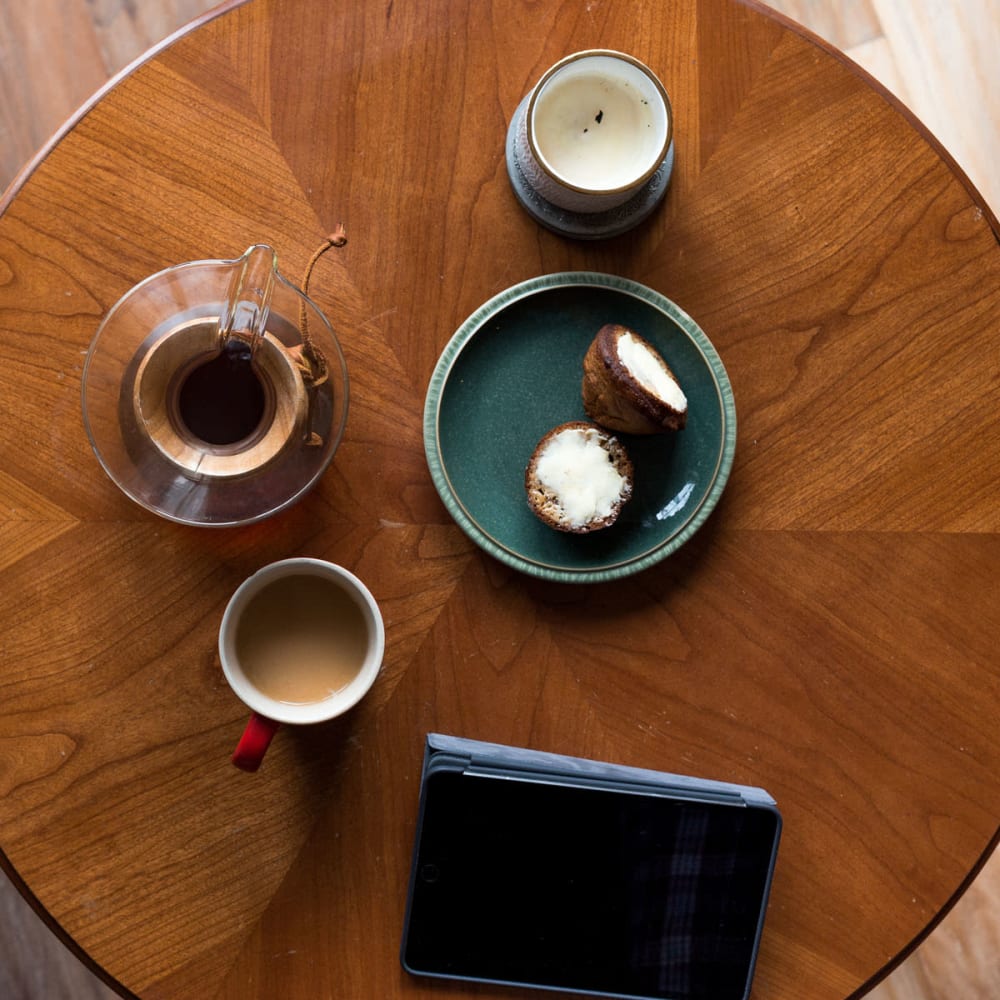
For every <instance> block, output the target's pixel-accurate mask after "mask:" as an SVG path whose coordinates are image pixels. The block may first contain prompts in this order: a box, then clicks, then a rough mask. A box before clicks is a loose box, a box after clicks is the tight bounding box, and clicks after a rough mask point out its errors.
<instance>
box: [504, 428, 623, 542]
mask: <svg viewBox="0 0 1000 1000" xmlns="http://www.w3.org/2000/svg"><path fill="white" fill-rule="evenodd" d="M574 429H577V430H587V429H590V430H593V431H596V432H597V433H598V434H599V435H600V442H601V446H602V447H603V448H604V450H605V451H606V452H607V454H608V457H609V458H610V459H611V464H612V465H613V466H614V468H615V470H616V471H617V472H618V474H619V475H620V476H622V477H623V478H624V480H625V483H624V485H623V486H622V489H621V492H620V493H619V496H618V499H617V500H616V501H615V502H614V504H613V505H612V508H611V512H610V513H609V514H608V515H607V516H606V517H602V518H595V519H593V520H591V521H588V522H587V523H586V524H578V525H574V524H572V523H571V522H570V520H569V519H568V518H567V516H566V515H565V513H564V511H563V508H562V504H561V502H560V498H559V497H558V496H557V495H556V493H555V492H553V491H552V490H551V489H548V488H547V487H546V486H544V485H543V484H542V483H541V482H540V481H539V479H538V474H537V466H538V460H539V459H540V458H541V456H542V454H543V452H544V451H545V449H546V447H547V446H548V445H549V444H550V443H551V442H552V440H553V438H555V437H556V436H557V435H559V434H561V433H562V432H563V431H567V430H574ZM632 473H633V470H632V461H631V459H630V458H629V456H628V452H626V450H625V447H624V445H623V444H622V443H621V442H620V441H619V440H618V438H616V437H615V436H614V435H613V434H609V433H608V431H607V430H606V429H605V428H603V427H598V426H597V425H596V424H592V423H589V422H588V421H586V420H570V421H568V422H567V423H564V424H560V425H559V426H558V427H553V428H552V430H550V431H549V432H548V433H547V434H546V435H545V436H544V437H543V438H542V439H541V441H539V442H538V444H537V445H536V447H535V450H534V452H532V455H531V459H530V461H529V462H528V467H527V469H525V472H524V488H525V490H526V491H527V493H528V506H529V507H530V508H531V510H532V512H533V513H534V514H535V516H536V517H538V518H539V519H540V520H541V521H543V522H544V523H545V524H547V525H548V526H549V527H550V528H555V529H556V530H557V531H569V532H572V533H573V534H577V535H583V534H587V533H588V532H591V531H598V530H599V529H601V528H607V527H610V526H611V525H612V524H614V523H615V521H616V520H617V519H618V515H619V514H620V513H621V509H622V507H624V506H625V504H626V503H628V501H629V500H630V499H631V497H632Z"/></svg>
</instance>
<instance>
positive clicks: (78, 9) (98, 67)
mask: <svg viewBox="0 0 1000 1000" xmlns="http://www.w3.org/2000/svg"><path fill="white" fill-rule="evenodd" d="M771 5H772V6H773V7H774V8H776V9H777V10H779V11H781V12H782V13H785V14H787V15H788V16H790V17H792V18H793V19H795V20H797V21H799V22H800V23H802V24H804V25H806V26H807V27H808V28H810V29H811V30H812V31H813V32H815V33H816V34H817V35H819V36H820V37H822V38H824V39H826V40H827V41H829V42H830V43H832V44H833V45H835V46H837V47H838V48H840V49H842V50H843V51H845V52H846V53H847V54H848V55H849V56H850V57H851V58H852V59H854V60H855V61H856V62H858V63H859V64H860V65H861V66H862V67H864V68H865V69H866V70H867V71H868V72H869V73H871V74H872V75H873V76H874V77H875V78H876V79H878V80H880V81H881V82H882V83H883V84H884V85H885V86H886V87H887V88H888V89H889V90H891V91H892V92H893V93H894V94H896V96H898V97H899V98H900V99H901V100H902V101H903V102H904V103H905V104H907V105H908V106H909V107H910V108H911V109H912V110H913V111H914V112H915V113H916V114H917V116H918V117H919V118H920V119H921V120H922V121H923V122H924V123H925V124H926V125H927V126H928V128H930V130H931V131H932V132H933V133H934V134H935V135H936V136H937V137H938V138H939V139H940V140H941V142H942V143H943V144H944V146H945V147H946V148H947V149H948V150H949V151H950V152H951V154H952V156H953V157H954V158H955V159H956V160H957V162H958V163H959V164H960V165H961V166H962V167H963V169H964V170H965V172H966V173H967V174H968V175H969V177H970V179H971V180H972V182H973V183H974V184H975V185H976V186H977V187H978V188H979V190H980V192H981V193H982V194H983V196H984V198H985V199H986V201H987V203H988V204H989V205H990V206H991V207H992V208H993V210H994V212H995V213H997V214H1000V171H997V170H996V166H995V165H996V164H997V163H998V162H1000V74H998V73H997V72H996V71H995V70H994V68H993V56H994V53H996V52H998V51H1000V0H772V2H771ZM211 6H213V3H212V2H211V0H31V2H30V3H29V2H27V0H0V95H2V100H0V189H2V188H4V187H6V185H7V184H8V183H9V182H10V181H11V180H12V179H13V178H14V176H15V175H16V174H17V172H18V171H19V170H20V169H21V168H22V167H23V166H24V165H25V164H26V163H28V162H29V160H30V159H31V157H32V156H33V155H34V154H35V152H36V151H37V150H38V149H39V148H41V147H42V145H43V144H44V143H45V142H46V140H47V139H48V137H49V136H50V135H52V134H53V133H54V132H55V131H56V130H57V129H58V127H59V126H60V124H61V123H62V121H63V120H64V119H65V118H66V117H67V116H68V115H69V114H70V113H71V112H72V111H73V110H75V109H76V108H77V107H78V106H79V105H81V104H82V103H83V102H84V101H85V100H86V99H87V98H88V97H89V96H90V94H92V93H93V92H94V91H95V90H97V88H98V87H100V86H101V85H102V84H103V83H104V81H105V80H106V79H107V78H108V77H109V76H111V75H112V74H113V73H115V72H117V71H118V70H119V69H121V68H122V67H123V66H125V65H126V64H127V63H128V62H129V61H131V60H132V59H133V58H135V57H136V56H138V55H139V54H141V52H142V51H143V50H144V49H146V48H147V47H148V46H149V45H151V44H153V43H155V42H157V41H159V40H160V39H162V38H164V37H166V36H167V35H168V34H170V33H171V32H172V31H173V30H175V29H176V28H177V27H179V26H180V25H182V24H184V23H186V22H187V21H188V20H190V19H191V18H193V17H195V16H197V15H199V14H201V13H202V12H204V11H206V10H208V9H209V8H210V7H211ZM113 996H114V994H113V993H112V992H111V991H110V990H108V989H107V988H106V987H105V986H103V985H102V984H101V983H99V982H98V981H97V980H96V979H95V978H94V977H92V976H90V975H89V973H87V971H86V970H85V969H84V968H83V966H82V965H81V964H80V963H79V962H77V960H76V959H75V958H74V957H73V955H72V954H70V952H69V951H67V950H66V949H65V948H63V946H62V945H61V944H60V943H59V942H58V941H57V940H56V939H55V937H54V936H53V935H52V934H50V932H49V931H48V929H47V928H46V927H45V926H44V924H42V922H41V921H40V920H39V919H38V918H37V916H36V915H35V914H34V912H33V911H32V910H31V908H30V907H29V906H28V905H27V903H25V902H24V901H23V900H22V899H21V897H20V896H19V894H18V893H17V891H16V890H15V889H14V888H13V886H11V885H10V883H9V882H8V881H7V880H6V879H4V878H3V877H2V875H0V997H2V998H4V1000H105V998H110V997H113ZM995 998H1000V854H997V855H995V856H994V857H993V859H992V860H991V861H990V862H989V863H988V864H987V866H986V868H985V869H984V870H983V871H982V873H981V874H980V875H979V877H978V878H977V879H976V880H975V882H974V883H973V885H972V886H971V888H970V889H969V890H968V891H967V892H966V893H965V895H964V896H963V898H962V899H961V900H960V901H959V903H958V905H957V906H956V907H955V908H954V910H953V911H952V912H951V913H950V914H949V915H948V916H947V917H946V918H945V920H944V921H943V922H942V924H941V925H940V926H939V927H938V928H937V929H936V930H935V931H934V933H933V934H932V935H931V936H930V937H929V938H928V940H927V941H925V942H924V943H923V944H922V945H921V947H920V948H919V949H917V951H916V952H915V953H914V954H913V955H912V956H911V957H910V958H909V959H907V961H906V962H905V963H904V964H903V965H902V966H901V967H900V968H899V969H898V970H897V971H896V972H895V973H894V974H893V975H892V976H891V977H889V979H888V980H887V981H886V982H885V983H883V984H882V985H881V986H879V987H878V988H876V990H874V991H873V992H872V993H871V994H870V995H869V1000H995ZM803 1000H808V986H804V988H803Z"/></svg>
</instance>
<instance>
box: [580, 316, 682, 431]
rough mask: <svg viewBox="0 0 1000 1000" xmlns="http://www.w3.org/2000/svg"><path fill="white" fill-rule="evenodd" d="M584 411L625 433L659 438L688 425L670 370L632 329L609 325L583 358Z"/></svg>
mask: <svg viewBox="0 0 1000 1000" xmlns="http://www.w3.org/2000/svg"><path fill="white" fill-rule="evenodd" d="M583 407H584V409H585V410H586V412H587V416H589V417H590V419H591V420H593V421H594V422H595V423H598V424H600V425H601V426H602V427H608V428H610V429H611V430H615V431H621V432H622V433H624V434H664V433H666V432H667V431H679V430H683V429H684V426H685V425H686V424H687V413H688V404H687V397H686V396H685V395H684V391H683V390H682V389H681V387H680V384H679V383H678V381H677V378H676V376H675V375H674V373H673V372H672V371H671V370H670V366H669V365H668V364H667V363H666V361H664V360H663V357H662V356H661V355H660V353H659V352H658V351H657V350H656V348H655V347H653V345H652V344H650V343H649V341H647V340H645V339H644V338H642V337H641V336H639V334H637V333H636V332H635V331H634V330H630V329H629V328H628V327H627V326H620V325H619V324H617V323H608V324H606V325H604V326H602V327H601V329H600V330H598V332H597V336H596V337H595V338H594V340H593V342H592V343H591V345H590V347H589V348H588V349H587V353H586V355H585V356H584V359H583Z"/></svg>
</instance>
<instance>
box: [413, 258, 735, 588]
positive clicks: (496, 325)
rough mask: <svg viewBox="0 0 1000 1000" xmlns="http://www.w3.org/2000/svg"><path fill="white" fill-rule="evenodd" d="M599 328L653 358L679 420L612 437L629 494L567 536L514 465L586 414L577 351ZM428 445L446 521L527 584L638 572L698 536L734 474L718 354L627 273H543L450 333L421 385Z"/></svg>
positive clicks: (725, 383)
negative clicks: (616, 332) (672, 385)
mask: <svg viewBox="0 0 1000 1000" xmlns="http://www.w3.org/2000/svg"><path fill="white" fill-rule="evenodd" d="M605 323H621V324H624V325H625V326H628V327H631V328H632V329H633V330H635V331H636V332H637V333H639V334H641V335H642V336H643V337H645V338H646V339H647V340H648V341H650V342H651V343H652V344H653V345H654V346H655V347H656V348H657V349H658V350H659V351H660V352H661V353H662V355H663V357H664V358H665V359H666V361H667V363H668V364H669V365H670V367H671V368H672V369H673V371H674V373H675V375H676V376H677V380H678V381H679V382H680V384H681V386H682V388H683V389H684V391H685V393H686V394H687V397H688V423H687V427H686V428H685V430H683V431H681V432H680V433H678V434H674V435H669V434H668V435H654V436H652V437H639V436H636V437H633V436H629V435H619V437H620V438H621V440H622V441H623V443H624V444H625V447H626V448H627V449H628V452H629V455H630V456H631V458H632V464H633V466H634V470H635V476H634V479H635V483H634V487H635V488H634V494H633V498H632V500H631V501H630V502H629V503H628V504H627V505H626V507H625V508H624V510H623V511H622V513H621V515H620V517H619V519H618V521H617V522H616V523H615V524H614V525H612V526H611V527H610V528H605V529H604V530H602V531H597V532H594V533H593V534H590V535H573V534H568V533H565V532H561V531H554V530H553V529H552V528H549V527H547V526H546V525H544V524H543V523H542V522H541V521H539V520H538V518H536V517H535V515H534V514H533V513H532V512H531V510H530V509H529V507H528V502H527V496H526V494H525V490H524V470H525V467H526V466H527V464H528V460H529V458H530V457H531V453H532V451H534V448H535V445H536V444H537V443H538V442H539V440H540V439H541V438H542V436H543V435H544V434H545V433H546V432H547V431H548V430H550V429H551V428H553V427H555V426H556V425H557V424H561V423H564V422H565V421H567V420H585V419H587V417H586V414H585V413H584V410H583V403H582V400H581V396H580V383H581V377H582V373H583V356H584V354H585V353H586V351H587V348H588V347H589V346H590V342H591V341H592V340H593V338H594V336H595V335H596V333H597V331H598V330H599V329H600V328H601V326H603V325H604V324H605ZM424 448H425V450H426V452H427V462H428V465H429V466H430V471H431V477H432V478H433V480H434V485H435V486H436V488H437V491H438V493H439V494H440V495H441V499H442V500H443V501H444V504H445V506H446V507H447V508H448V511H449V513H450V514H451V516H452V517H454V519H455V520H456V522H457V523H458V524H459V526H460V527H461V528H462V529H463V530H464V531H465V532H466V533H467V534H468V535H469V537H470V538H472V540H473V541H474V542H476V543H477V544H478V545H479V546H481V547H482V548H483V549H484V550H485V551H486V552H488V553H489V554H490V555H492V556H494V557H495V558H496V559H499V560H500V561H501V562H504V563H507V564H508V565H509V566H513V567H514V568H515V569H518V570H521V571H522V572H524V573H529V574H531V575H533V576H538V577H542V578H544V579H549V580H557V581H562V582H571V583H593V582H597V581H603V580H611V579H616V578H618V577H623V576H628V575H630V574H632V573H637V572H639V571H640V570H643V569H646V568H647V567H649V566H651V565H653V564H654V563H656V562H659V561H660V560H661V559H663V558H664V557H665V556H668V555H669V554H670V553H671V552H674V551H676V550H677V549H678V548H680V546H681V545H683V544H684V543H685V542H686V541H687V540H688V539H689V538H690V537H691V536H692V535H693V534H694V533H695V532H696V531H697V530H698V528H699V527H700V526H701V524H702V523H703V522H704V521H705V518H707V517H708V515H709V513H710V512H711V511H712V508H713V507H714V506H715V504H716V503H717V502H718V499H719V496H720V495H721V493H722V490H723V488H724V487H725V484H726V479H727V478H728V476H729V471H730V468H731V467H732V463H733V453H734V451H735V448H736V409H735V406H734V404H733V394H732V389H731V387H730V384H729V378H728V376H727V375H726V370H725V368H724V367H723V365H722V361H721V360H720V358H719V355H718V354H717V353H716V351H715V348H714V347H713V346H712V344H711V343H710V342H709V340H708V338H707V337H706V336H705V334H704V333H702V331H701V330H700V329H699V328H698V326H697V324H696V323H695V322H694V320H692V319H691V317H690V316H688V315H686V314H685V313H684V312H683V311H682V310H681V309H679V308H678V307H677V306H676V305H674V303H672V302H671V301H669V300H668V299H666V298H664V297H663V296H662V295H660V294H658V293H657V292H654V291H653V290H652V289H649V288H646V287H644V286H643V285H639V284H636V283H635V282H633V281H629V280H627V279H625V278H618V277H614V276H612V275H607V274H594V273H589V272H577V273H565V274H550V275H546V276H544V277H541V278H534V279H532V280H530V281H525V282H523V283H521V284H519V285H514V286H513V287H512V288H508V289H507V290H506V291H504V292H501V293H500V294H499V295H497V296H496V297H494V298H492V299H490V301H489V302H487V303H486V304H485V305H483V306H481V307H480V308H479V309H477V310H476V311H475V312H474V313H473V314H472V315H471V316H470V317H469V318H468V319H467V320H466V321H465V322H464V323H463V324H462V325H461V326H460V327H459V329H458V330H457V331H456V333H455V335H454V336H453V337H452V338H451V340H450V341H449V343H448V345H447V346H446V347H445V349H444V352H443V353H442V355H441V357H440V359H439V360H438V363H437V366H436V367H435V369H434V374H433V376H432V377H431V382H430V387H429V388H428V391H427V400H426V403H425V407H424Z"/></svg>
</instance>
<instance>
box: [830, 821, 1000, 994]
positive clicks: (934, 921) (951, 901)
mask: <svg viewBox="0 0 1000 1000" xmlns="http://www.w3.org/2000/svg"><path fill="white" fill-rule="evenodd" d="M998 847H1000V825H998V826H997V828H996V831H995V832H994V834H993V837H992V838H991V839H990V842H989V843H988V844H987V845H986V847H985V849H984V850H983V853H982V854H981V855H980V856H979V860H978V861H977V862H976V864H975V865H973V867H972V869H971V870H970V872H969V874H968V875H966V877H965V878H964V879H962V881H961V882H960V883H959V884H958V885H957V886H956V887H955V891H954V892H953V893H952V894H951V896H949V897H948V899H947V900H946V901H945V903H944V905H943V906H942V907H941V909H940V910H938V911H937V913H935V914H934V916H933V917H931V919H930V920H928V921H927V923H926V924H925V925H924V928H923V930H921V931H920V933H919V934H917V935H916V936H915V937H914V938H913V939H912V940H911V941H910V943H909V944H908V945H907V946H906V947H905V948H903V949H902V951H900V952H899V953H898V954H896V955H895V956H894V957H893V958H891V959H890V960H889V961H888V962H886V963H885V965H883V966H882V968H881V969H879V970H878V972H876V973H874V974H873V975H872V976H869V978H868V979H867V980H865V982H863V983H862V984H861V985H860V986H859V987H858V988H857V989H856V990H855V991H854V992H853V993H852V994H851V995H850V996H849V997H848V998H847V1000H864V998H865V997H867V996H868V993H869V992H870V991H871V990H873V989H874V988H875V987H876V986H878V984H879V983H881V982H883V981H884V980H886V979H888V978H889V976H890V975H891V974H892V973H893V972H895V971H896V969H898V968H899V966H901V965H902V964H903V962H905V961H906V959H908V958H909V957H910V956H911V955H912V954H913V953H914V952H915V951H917V949H918V948H919V947H920V946H921V945H922V944H923V943H924V942H925V941H926V940H927V939H928V938H929V937H930V936H931V934H933V932H934V931H935V930H936V929H937V928H938V926H939V925H940V924H941V923H942V921H943V920H944V919H945V917H947V916H948V914H949V913H951V911H952V909H954V907H955V905H956V904H957V903H958V901H959V900H960V899H961V898H962V896H964V895H965V893H966V891H967V890H968V888H969V886H971V885H972V883H973V882H975V880H976V879H977V878H978V877H979V875H980V873H981V872H982V870H983V868H985V867H986V863H987V862H988V861H989V860H990V858H991V857H992V855H993V853H994V852H995V851H997V848H998ZM998 855H1000V852H998Z"/></svg>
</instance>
